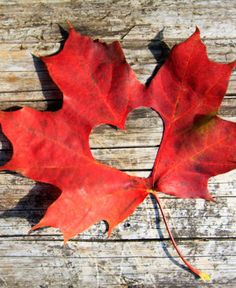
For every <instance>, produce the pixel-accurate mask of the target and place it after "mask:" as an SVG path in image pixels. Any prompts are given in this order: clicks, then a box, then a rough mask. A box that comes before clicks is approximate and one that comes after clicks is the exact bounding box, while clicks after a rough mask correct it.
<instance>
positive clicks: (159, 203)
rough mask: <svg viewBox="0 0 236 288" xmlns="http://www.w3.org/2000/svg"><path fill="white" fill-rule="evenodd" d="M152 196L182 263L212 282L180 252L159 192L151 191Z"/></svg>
mask: <svg viewBox="0 0 236 288" xmlns="http://www.w3.org/2000/svg"><path fill="white" fill-rule="evenodd" d="M149 192H150V194H152V195H153V197H154V198H155V200H156V201H157V203H158V206H159V208H160V211H161V214H162V217H163V220H164V223H165V226H166V230H167V232H168V234H169V237H170V240H171V242H172V244H173V246H174V248H175V250H176V252H177V253H178V255H179V257H180V258H181V259H182V261H183V262H184V264H185V265H186V266H187V267H188V268H189V270H190V271H192V272H193V273H194V274H196V275H197V276H198V277H200V278H201V279H202V280H204V281H210V279H211V278H210V276H209V275H208V274H206V273H204V272H201V271H200V270H198V269H196V268H194V267H193V266H192V265H191V264H190V263H189V262H188V261H187V260H186V259H185V258H184V256H183V254H182V253H181V251H180V250H179V247H178V245H177V243H176V242H175V239H174V237H173V235H172V233H171V231H170V227H169V225H168V223H167V219H166V216H165V214H164V210H163V207H162V204H161V202H160V199H159V197H158V196H157V192H156V191H153V190H149Z"/></svg>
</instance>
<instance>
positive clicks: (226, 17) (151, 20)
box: [0, 0, 235, 42]
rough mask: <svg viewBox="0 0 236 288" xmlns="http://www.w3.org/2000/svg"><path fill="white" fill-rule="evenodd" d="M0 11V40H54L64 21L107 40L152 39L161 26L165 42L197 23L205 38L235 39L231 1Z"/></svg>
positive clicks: (5, 7)
mask: <svg viewBox="0 0 236 288" xmlns="http://www.w3.org/2000/svg"><path fill="white" fill-rule="evenodd" d="M13 3H14V2H13ZM167 7H168V9H167ZM35 11H37V13H35ZM226 11H227V13H226ZM1 13H2V14H3V15H4V17H3V19H2V21H1V23H2V26H1V29H0V35H1V36H0V40H2V41H19V42H22V41H24V42H27V41H34V42H38V41H44V40H49V39H58V34H57V23H60V24H61V23H63V25H64V23H65V19H68V18H70V20H71V21H72V22H73V23H76V24H77V25H78V26H79V27H80V30H82V31H83V32H85V33H86V34H90V35H91V34H93V35H94V36H96V37H101V36H103V37H104V38H107V39H114V38H116V39H119V38H123V39H124V38H125V39H130V40H131V39H132V40H133V39H147V38H149V39H151V38H153V37H154V36H155V34H156V33H157V31H158V30H160V29H162V28H163V27H165V28H166V30H167V36H168V38H176V37H180V35H181V37H186V36H187V35H189V34H190V33H191V32H192V30H193V29H194V27H195V26H196V25H197V26H199V27H200V28H201V29H202V31H204V32H203V33H204V36H205V37H207V38H235V35H234V33H233V27H232V23H234V20H235V9H234V2H233V1H229V0H228V1H224V5H221V3H220V2H219V1H217V0H213V1H210V2H209V1H206V0H205V1H200V2H199V1H197V2H189V1H178V2H173V1H171V0H165V1H154V2H151V3H149V2H146V1H142V0H137V1H124V0H123V1H118V2H117V1H86V3H83V1H78V2H76V3H62V2H61V3H60V2H59V3H55V2H54V3H53V2H51V3H50V2H48V3H35V4H34V3H33V4H31V5H28V4H18V5H11V6H10V7H9V5H2V6H1ZM12 15H14V16H15V17H14V18H12ZM209 19H211V23H209ZM78 22H79V23H78ZM170 27H171V28H170ZM147 32H148V33H147Z"/></svg>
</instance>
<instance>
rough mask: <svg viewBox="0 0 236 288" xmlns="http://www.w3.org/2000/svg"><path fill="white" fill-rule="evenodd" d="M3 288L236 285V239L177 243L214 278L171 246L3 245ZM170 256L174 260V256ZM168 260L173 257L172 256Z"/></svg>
mask: <svg viewBox="0 0 236 288" xmlns="http://www.w3.org/2000/svg"><path fill="white" fill-rule="evenodd" d="M0 244H1V245H0V271H1V284H2V287H157V286H156V284H157V283H158V285H160V287H164V288H165V287H166V288H167V287H227V288H228V287H232V288H233V287H234V286H235V285H236V282H235V269H236V255H235V253H236V245H235V241H229V240H225V241H218V242H215V241H212V240H211V241H201V240H198V241H184V242H182V241H179V246H180V249H181V250H182V251H183V254H184V255H186V257H187V259H189V261H190V262H191V263H192V264H193V265H195V266H196V267H198V268H199V269H202V270H204V271H205V272H208V273H209V274H211V276H212V280H211V282H210V283H202V282H201V281H199V280H197V279H194V276H193V275H192V274H191V273H189V272H188V271H186V270H184V269H183V268H182V265H181V262H180V260H179V258H178V257H177V255H176V252H175V251H173V248H172V246H171V245H170V243H169V242H167V241H165V242H156V241H153V242H146V241H138V242H113V241H111V242H80V241H73V242H69V244H68V245H66V246H64V247H63V244H62V243H58V242H57V241H35V242H32V241H28V240H24V239H22V240H21V239H15V240H12V241H11V240H10V241H9V239H4V240H1V241H0ZM170 255H171V256H170ZM170 257H174V258H171V259H170Z"/></svg>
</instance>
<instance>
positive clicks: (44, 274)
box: [0, 0, 236, 288]
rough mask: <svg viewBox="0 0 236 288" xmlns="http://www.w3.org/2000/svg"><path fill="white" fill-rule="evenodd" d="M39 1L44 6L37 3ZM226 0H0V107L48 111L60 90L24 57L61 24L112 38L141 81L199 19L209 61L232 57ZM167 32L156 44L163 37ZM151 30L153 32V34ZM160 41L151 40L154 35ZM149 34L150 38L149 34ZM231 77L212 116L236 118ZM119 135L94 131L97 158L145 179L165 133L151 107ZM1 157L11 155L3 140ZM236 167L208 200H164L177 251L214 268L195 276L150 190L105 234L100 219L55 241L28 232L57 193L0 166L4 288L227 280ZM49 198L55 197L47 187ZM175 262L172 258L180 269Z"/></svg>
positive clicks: (39, 49)
mask: <svg viewBox="0 0 236 288" xmlns="http://www.w3.org/2000/svg"><path fill="white" fill-rule="evenodd" d="M39 2H40V3H39ZM235 18H236V7H235V3H234V1H229V0H228V1H223V2H222V1H216V0H212V1H205V0H202V1H187V0H186V1H171V0H165V1H160V0H158V1H142V0H133V1H105V0H104V1H62V0H61V1H29V0H27V1H26V0H24V1H23V0H21V1H12V0H8V1H3V0H0V109H9V108H11V107H14V106H30V107H34V108H36V109H40V110H45V109H47V107H49V109H56V108H58V106H59V104H58V103H59V102H60V101H59V100H55V99H58V98H60V96H61V95H60V92H59V91H58V89H57V88H56V87H55V85H54V84H53V83H52V81H51V80H50V78H49V77H48V74H47V71H46V70H45V67H44V66H43V65H42V63H41V62H40V61H39V60H38V59H37V58H35V57H32V53H37V54H40V55H42V54H48V53H52V52H55V51H57V50H58V49H59V47H60V43H59V42H60V41H61V40H62V34H61V33H60V29H59V26H58V24H59V25H61V26H62V27H64V28H65V29H66V25H65V22H66V19H69V20H70V21H71V22H72V23H73V25H74V26H75V27H76V28H77V29H78V30H79V31H81V32H82V33H85V34H88V35H90V36H92V37H93V38H100V39H103V40H105V41H113V40H120V41H121V43H122V46H123V48H124V51H125V54H126V58H127V60H128V61H129V63H130V64H131V66H132V68H133V69H134V70H135V72H136V74H137V76H138V78H139V79H140V81H142V82H145V81H146V80H147V79H148V77H150V75H151V74H152V71H153V70H154V69H155V66H156V63H158V64H160V63H162V61H163V59H164V58H165V55H166V54H167V52H168V49H167V45H168V46H169V47H170V48H171V47H172V46H173V45H174V44H176V43H179V42H180V41H182V40H183V39H185V38H186V37H188V36H189V35H190V34H191V33H192V32H193V31H194V29H195V26H196V25H197V26H199V28H200V29H201V30H202V37H203V39H204V42H205V43H206V45H207V49H208V53H209V57H210V58H211V59H212V60H215V61H220V62H226V61H232V60H234V59H235V55H236V53H235V52H236V33H235V20H236V19H235ZM163 28H165V29H164V41H165V43H164V42H162V41H161V40H162V33H159V34H158V32H160V31H161V30H162V29H163ZM157 34H158V36H157ZM156 36H157V37H156ZM154 38H155V39H154ZM235 87H236V72H234V73H233V75H232V77H231V79H230V83H229V87H228V90H227V94H226V97H225V100H224V101H223V104H222V107H221V109H220V111H219V113H220V115H221V116H222V117H224V118H227V119H230V120H232V121H235V119H236V111H235V110H236V109H235V107H236V90H235ZM126 128H127V130H126V131H119V130H116V129H113V128H110V127H108V126H106V125H103V126H100V127H96V128H95V129H94V130H93V133H92V134H91V136H90V146H91V148H92V152H93V155H94V156H95V157H96V158H97V159H98V160H100V161H102V162H105V163H107V164H109V165H113V166H115V167H117V168H118V169H121V170H123V171H125V172H126V173H130V174H132V175H139V176H143V177H147V176H148V175H149V173H150V171H151V168H152V164H153V161H154V159H155V155H156V153H157V150H158V146H159V144H160V141H161V137H162V129H163V127H162V120H161V119H160V118H159V116H158V115H157V114H156V113H155V112H153V111H151V110H150V109H146V108H140V109H138V110H135V111H133V112H132V113H131V114H130V115H129V118H128V120H127V123H126ZM1 141H2V148H1V150H0V156H1V157H0V162H1V163H2V162H4V161H6V160H7V159H9V157H10V156H11V152H10V151H9V148H10V146H9V144H8V143H7V142H6V139H4V137H3V136H1ZM235 180H236V172H235V171H232V172H230V173H227V174H224V175H220V176H217V177H214V178H212V179H211V180H210V182H209V189H210V191H211V192H212V194H213V196H214V197H215V199H216V203H207V202H205V201H203V200H180V199H173V198H172V197H169V196H166V195H161V198H162V202H163V206H164V209H165V212H166V214H167V215H168V218H169V222H170V226H171V228H172V230H173V234H174V235H175V236H176V238H177V240H178V243H179V245H180V248H181V249H182V250H183V254H184V255H186V257H187V258H188V259H189V260H190V262H192V263H193V264H195V265H196V266H197V267H198V268H200V269H202V270H204V271H206V272H208V273H210V274H211V275H212V280H211V282H210V283H201V282H199V281H198V280H196V279H195V278H194V276H193V275H191V274H190V273H189V272H187V271H185V270H184V269H183V268H181V267H180V266H179V264H180V263H181V262H180V261H179V259H178V257H177V256H176V253H175V251H173V248H172V246H171V244H170V242H169V238H168V235H167V233H166V230H165V228H164V226H163V222H162V219H161V217H160V215H159V212H158V210H157V207H156V206H155V205H153V202H152V199H151V198H150V197H148V198H147V199H146V200H145V202H144V203H143V204H142V205H141V206H140V207H138V209H137V210H136V211H135V213H134V214H133V215H132V216H131V217H129V218H128V219H127V220H126V221H125V222H124V223H122V224H120V225H119V226H118V227H117V229H116V230H115V231H114V233H113V235H112V237H111V238H110V239H109V240H107V239H106V234H105V230H106V225H105V224H104V223H98V224H96V225H94V226H93V227H91V229H89V230H88V231H86V232H84V233H83V234H81V235H79V236H77V237H75V238H74V239H73V240H72V241H71V242H69V244H68V245H67V246H65V247H64V246H63V242H62V237H61V234H60V232H59V231H58V230H56V229H52V228H47V229H43V230H39V231H36V232H34V233H31V234H28V231H29V229H30V227H31V225H32V224H34V223H36V222H37V221H38V220H39V219H40V217H42V215H43V213H44V212H45V209H46V208H47V207H48V205H49V204H50V203H51V202H52V201H53V199H54V198H55V197H56V195H57V194H58V193H57V191H56V190H55V189H53V188H52V187H51V186H49V185H45V184H36V183H35V182H34V181H32V180H29V179H25V178H23V177H20V176H19V175H14V174H12V175H10V174H7V173H0V211H1V212H0V213H1V215H0V287H232V288H233V287H235V286H236V278H235V275H236V239H235V237H236V225H235V224H236V189H235V188H236V184H235ZM52 190H53V191H54V193H51V191H52ZM176 261H177V263H179V264H176Z"/></svg>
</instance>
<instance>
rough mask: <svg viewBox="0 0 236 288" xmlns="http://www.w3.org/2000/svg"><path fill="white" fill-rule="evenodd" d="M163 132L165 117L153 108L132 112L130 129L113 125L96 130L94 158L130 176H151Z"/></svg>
mask: <svg viewBox="0 0 236 288" xmlns="http://www.w3.org/2000/svg"><path fill="white" fill-rule="evenodd" d="M162 133H163V122H162V119H161V117H160V116H159V115H158V114H157V113H156V112H155V111H154V110H152V109H150V108H138V109H135V110H133V111H132V112H130V113H129V115H128V117H127V120H126V129H125V130H120V129H118V128H116V127H112V126H110V125H105V124H104V125H100V126H97V127H95V128H94V129H93V130H92V132H91V134H90V138H89V144H90V148H91V151H92V154H93V157H94V158H95V159H96V160H97V161H99V162H101V163H103V164H107V165H109V166H112V167H115V168H117V169H119V170H121V171H124V172H126V173H127V174H129V175H135V176H139V177H148V176H149V175H150V172H151V170H152V167H153V164H154V161H155V158H156V154H157V151H158V148H159V146H160V142H161V138H162Z"/></svg>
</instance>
